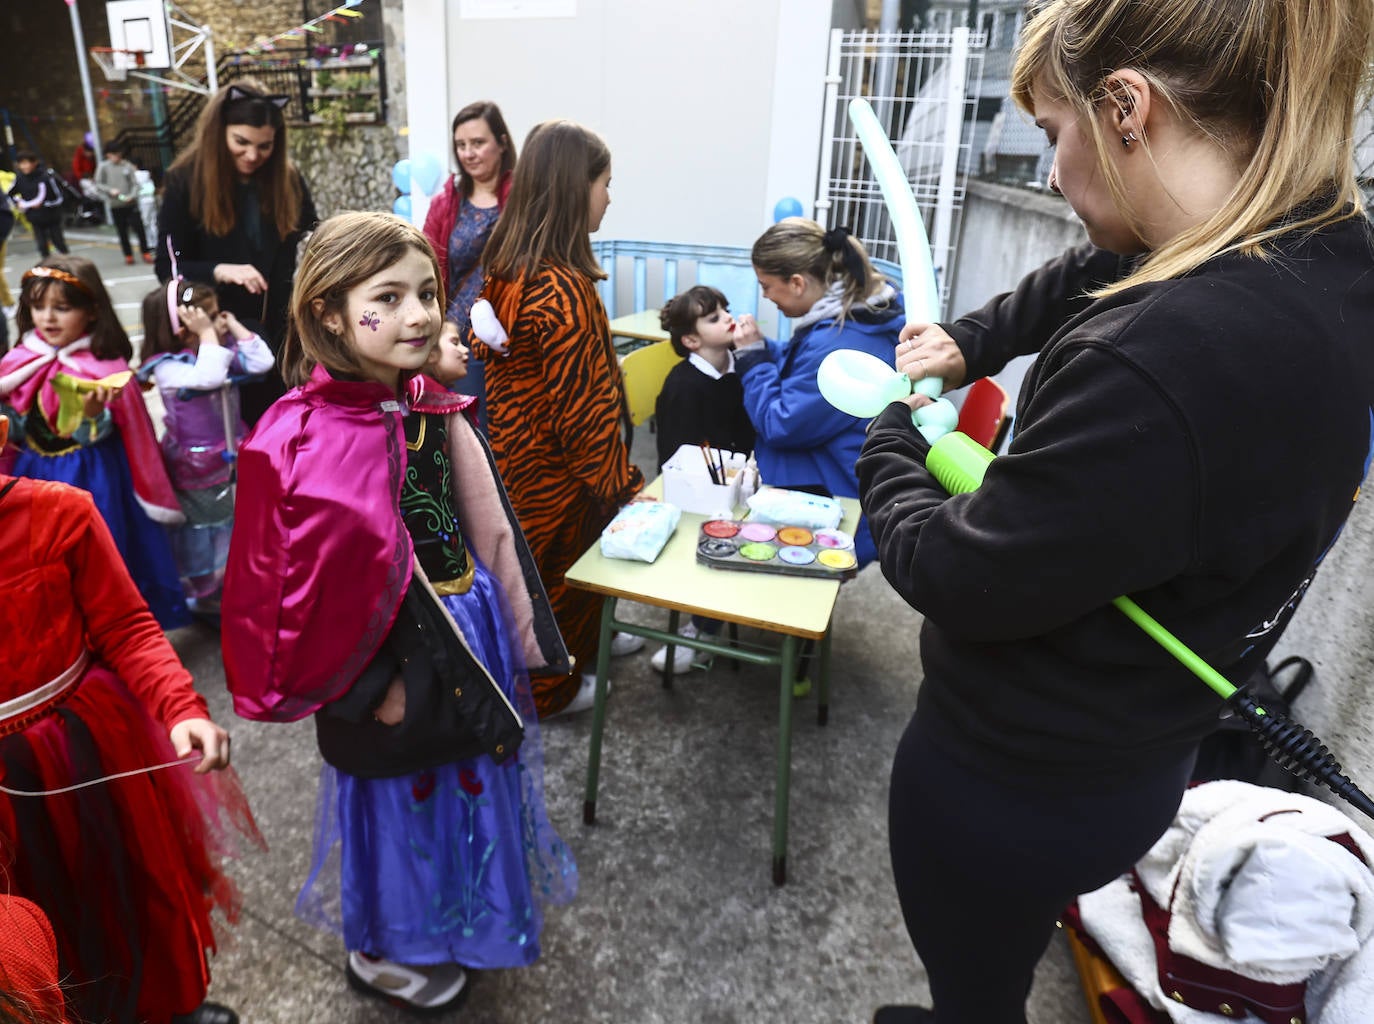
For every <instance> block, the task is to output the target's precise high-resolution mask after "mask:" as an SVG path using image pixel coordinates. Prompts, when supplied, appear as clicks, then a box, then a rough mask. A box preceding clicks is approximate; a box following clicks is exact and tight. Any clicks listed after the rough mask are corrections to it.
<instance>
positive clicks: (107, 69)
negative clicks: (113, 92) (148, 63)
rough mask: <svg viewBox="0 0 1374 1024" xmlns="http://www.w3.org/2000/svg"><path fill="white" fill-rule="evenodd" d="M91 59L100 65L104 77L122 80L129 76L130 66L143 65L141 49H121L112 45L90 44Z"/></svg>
mask: <svg viewBox="0 0 1374 1024" xmlns="http://www.w3.org/2000/svg"><path fill="white" fill-rule="evenodd" d="M91 59H92V60H94V61H95V62H96V63H97V64H99V65H100V70H101V71H103V72H104V73H105V77H106V79H108V80H109V81H111V82H122V81H124V80H125V79H126V78H128V77H129V70H130V69H131V68H134V69H137V68H141V67H143V59H144V52H143V51H142V50H121V49H118V48H117V47H113V46H92V47H91Z"/></svg>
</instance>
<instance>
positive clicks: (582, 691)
mask: <svg viewBox="0 0 1374 1024" xmlns="http://www.w3.org/2000/svg"><path fill="white" fill-rule="evenodd" d="M610 695H611V681H610V680H609V679H607V680H606V696H608V697H609V696H610ZM595 703H596V673H595V672H584V673H582V685H581V686H580V687H579V688H578V690H577V695H576V696H575V697H573V699H572V700H570V701H568V705H567V707H564V708H561V709H560V710H558V711H555V712H554V713H553V714H551V715H548V716H546V717H545V719H544V721H546V722H547V721H548V720H549V719H550V718H558V717H560V716H562V715H575V714H577V713H578V712H579V711H586V710H587V709H588V708H589V707H591V706H592V705H594V704H595Z"/></svg>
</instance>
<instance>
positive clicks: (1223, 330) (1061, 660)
mask: <svg viewBox="0 0 1374 1024" xmlns="http://www.w3.org/2000/svg"><path fill="white" fill-rule="evenodd" d="M1271 249H1272V256H1271V258H1269V259H1259V258H1254V257H1247V256H1242V255H1239V254H1231V255H1227V256H1223V257H1220V258H1217V259H1214V260H1212V261H1210V262H1209V263H1208V264H1206V265H1205V266H1204V267H1202V268H1200V269H1199V270H1197V271H1195V272H1194V273H1192V274H1190V275H1189V276H1187V277H1185V278H1182V279H1179V280H1173V281H1167V282H1163V283H1158V284H1149V285H1142V286H1139V287H1136V288H1132V289H1129V290H1127V291H1124V292H1121V293H1118V294H1115V295H1112V296H1110V297H1108V298H1105V299H1101V300H1099V301H1090V300H1088V299H1086V298H1085V297H1084V296H1083V293H1084V291H1085V290H1086V289H1088V288H1090V287H1092V286H1093V285H1095V284H1101V283H1105V282H1108V281H1110V280H1114V279H1119V276H1120V275H1122V274H1123V272H1124V269H1125V268H1124V267H1123V265H1122V262H1121V261H1120V260H1119V259H1118V258H1117V257H1115V256H1112V255H1110V254H1107V253H1105V252H1102V251H1100V250H1096V249H1093V248H1092V247H1090V246H1084V247H1081V248H1079V249H1075V250H1072V251H1070V252H1068V253H1066V254H1065V255H1064V256H1062V257H1060V258H1059V259H1057V260H1054V261H1052V262H1050V263H1048V264H1046V265H1045V266H1044V267H1042V268H1041V269H1039V270H1037V271H1035V272H1034V273H1032V274H1031V275H1029V276H1028V277H1027V278H1026V279H1025V280H1024V281H1022V282H1021V284H1020V285H1019V286H1018V287H1017V289H1016V290H1015V291H1013V292H1010V293H1008V294H1006V295H1001V296H998V297H997V298H995V299H993V300H992V301H991V302H989V303H988V304H987V305H986V306H985V307H983V309H981V310H979V311H978V312H976V313H973V314H971V315H969V316H967V317H964V318H963V319H961V320H959V321H957V322H955V323H953V324H949V325H947V328H946V329H947V330H948V331H949V333H950V334H951V336H952V337H953V338H954V339H955V341H956V342H957V343H958V345H959V348H960V350H961V351H962V352H963V354H964V357H965V359H966V361H967V363H968V369H969V379H970V380H972V379H976V378H978V377H981V376H986V375H987V374H989V373H992V372H995V371H996V370H997V369H999V368H1000V367H1001V366H1003V365H1004V364H1005V363H1006V361H1007V360H1008V359H1010V358H1011V357H1012V356H1014V355H1017V354H1023V353H1034V352H1039V358H1038V359H1037V360H1036V362H1035V364H1034V366H1033V367H1032V369H1031V370H1030V372H1029V374H1028V375H1027V378H1026V382H1025V385H1024V387H1023V390H1022V392H1021V397H1020V401H1019V404H1018V413H1017V421H1016V434H1015V437H1014V438H1013V440H1012V443H1011V446H1010V450H1009V452H1008V453H1007V454H1006V455H1004V456H1002V457H1001V458H999V459H998V460H996V461H995V462H994V463H993V464H992V466H991V467H990V468H989V470H988V474H987V477H986V480H985V482H984V484H983V486H982V488H981V489H980V490H979V491H977V492H975V493H973V494H968V495H963V496H959V497H953V498H949V497H947V496H946V495H945V493H944V492H943V490H942V489H941V488H940V486H939V484H937V483H936V482H935V480H934V479H933V478H932V477H931V476H930V474H929V473H927V472H926V470H925V468H924V459H925V455H926V452H927V451H928V448H929V446H928V445H927V443H926V442H925V441H924V439H923V438H922V437H921V436H920V435H919V434H917V433H916V432H915V430H914V429H913V428H912V426H911V419H910V416H909V415H908V413H907V410H906V409H905V407H902V406H893V407H890V408H889V409H888V410H886V411H885V412H884V413H883V414H882V415H881V416H880V417H879V418H878V419H877V420H875V422H874V424H873V427H872V429H871V431H870V435H869V438H868V442H867V444H866V445H865V447H864V452H863V455H862V457H861V458H860V460H859V464H858V470H859V479H860V482H861V485H862V491H861V494H862V500H863V505H864V508H865V510H866V511H867V513H868V516H869V522H870V524H871V527H872V530H873V534H874V537H875V539H876V540H877V543H878V548H879V552H880V559H881V564H882V567H883V572H884V574H885V575H886V576H887V578H888V579H889V580H890V581H891V582H892V584H893V586H894V587H896V589H897V590H898V591H899V592H900V593H901V594H902V595H903V596H904V597H905V598H906V599H907V600H908V601H909V602H910V603H911V604H912V605H913V606H914V607H915V608H917V609H918V610H920V611H921V612H923V613H924V615H925V625H924V627H923V629H922V634H921V657H922V663H923V666H924V669H925V681H924V683H923V684H922V686H921V690H920V695H919V699H918V709H919V712H918V713H919V714H921V715H923V716H925V715H929V716H931V718H930V721H931V723H932V724H933V725H934V726H935V729H934V730H932V732H933V734H934V735H937V736H939V737H941V740H940V742H941V743H942V744H943V745H944V746H945V747H946V748H947V750H948V751H949V752H951V753H954V754H955V755H956V756H959V757H961V759H963V760H964V761H965V762H966V763H969V764H972V765H975V766H978V767H981V768H983V769H992V770H995V771H998V772H1002V773H1006V772H1015V773H1018V774H1021V775H1023V776H1024V775H1025V774H1027V773H1033V774H1036V775H1039V776H1041V777H1047V778H1053V777H1054V776H1056V775H1068V774H1070V773H1072V774H1075V775H1078V776H1080V777H1082V776H1084V775H1086V774H1087V773H1094V774H1098V775H1101V776H1103V777H1110V776H1111V775H1112V774H1113V773H1116V772H1124V771H1130V770H1132V769H1133V768H1136V767H1143V766H1148V765H1153V764H1161V763H1163V762H1164V761H1165V760H1167V759H1170V758H1175V759H1176V758H1178V757H1180V756H1182V754H1183V753H1185V752H1186V750H1187V748H1188V746H1190V745H1192V744H1194V743H1196V741H1197V740H1198V739H1199V738H1200V737H1202V736H1203V735H1204V734H1206V733H1207V732H1208V731H1210V730H1211V729H1212V728H1213V727H1214V726H1215V723H1216V718H1217V713H1218V711H1219V709H1220V707H1221V704H1220V701H1219V699H1218V698H1217V697H1216V696H1214V695H1213V694H1212V692H1211V691H1210V690H1209V689H1207V687H1206V686H1205V685H1204V684H1203V683H1202V682H1200V681H1198V680H1197V679H1196V678H1194V677H1193V676H1192V675H1191V674H1190V673H1189V672H1188V671H1187V670H1186V669H1184V668H1182V667H1181V666H1180V665H1178V664H1177V663H1176V662H1175V661H1174V660H1173V659H1172V658H1171V657H1170V656H1169V655H1167V654H1166V653H1165V652H1164V651H1163V650H1162V649H1161V648H1159V647H1158V646H1157V645H1156V644H1155V643H1154V642H1153V641H1151V640H1150V639H1148V638H1147V637H1146V636H1145V635H1144V634H1143V633H1142V632H1141V631H1140V630H1139V629H1138V628H1137V627H1135V626H1134V625H1132V624H1131V623H1130V622H1129V621H1128V620H1127V619H1126V618H1125V617H1124V616H1123V615H1122V614H1121V613H1120V612H1119V611H1117V610H1116V609H1115V608H1113V607H1111V605H1110V601H1111V600H1112V599H1113V598H1114V597H1116V596H1118V595H1120V594H1127V595H1130V596H1131V597H1133V598H1134V599H1135V600H1136V601H1137V602H1138V603H1139V604H1140V605H1141V606H1142V607H1143V608H1144V609H1145V610H1146V611H1147V612H1149V613H1150V614H1152V615H1154V616H1155V617H1156V618H1157V619H1158V620H1160V622H1162V624H1163V625H1164V626H1165V627H1166V628H1168V629H1170V630H1172V631H1173V632H1174V633H1175V634H1176V635H1177V636H1178V637H1179V638H1180V639H1182V640H1183V642H1184V643H1186V644H1188V645H1189V646H1191V647H1192V648H1193V650H1195V651H1197V652H1198V653H1199V654H1200V655H1202V656H1203V657H1204V658H1206V659H1207V660H1208V661H1209V662H1210V663H1211V664H1212V665H1213V666H1214V667H1215V668H1217V669H1218V670H1220V671H1221V672H1222V673H1223V674H1225V675H1226V676H1227V677H1228V678H1230V679H1231V680H1232V681H1240V680H1244V679H1246V678H1247V677H1248V676H1249V675H1250V673H1251V671H1252V669H1253V668H1254V667H1255V666H1256V665H1257V664H1258V663H1259V662H1260V661H1261V659H1263V657H1264V656H1265V655H1266V654H1267V653H1268V652H1269V650H1270V649H1271V648H1272V647H1273V645H1274V643H1275V641H1276V640H1277V639H1278V636H1279V633H1280V632H1281V630H1282V629H1283V627H1284V626H1285V625H1286V624H1287V623H1288V621H1289V620H1290V619H1291V617H1292V613H1293V610H1294V608H1295V607H1296V604H1297V602H1298V600H1299V599H1300V598H1301V596H1302V593H1303V592H1304V590H1305V588H1306V585H1307V581H1308V580H1310V578H1311V575H1312V573H1313V572H1314V571H1315V569H1316V567H1317V565H1318V563H1319V562H1320V560H1321V558H1322V556H1323V555H1324V553H1325V552H1326V550H1327V549H1328V547H1329V546H1330V545H1331V543H1332V542H1333V541H1334V540H1335V538H1336V535H1337V533H1338V532H1339V530H1340V528H1341V525H1342V524H1343V523H1344V521H1345V519H1346V516H1347V515H1348V514H1349V512H1350V509H1351V506H1352V503H1353V501H1354V499H1355V497H1356V495H1357V492H1358V490H1359V487H1360V484H1361V481H1362V480H1363V479H1364V476H1365V471H1366V468H1367V465H1368V459H1369V455H1370V450H1371V422H1372V421H1371V404H1374V345H1372V344H1371V342H1370V339H1371V333H1370V332H1371V325H1372V324H1374V250H1372V249H1371V237H1370V228H1369V226H1368V225H1367V223H1366V222H1365V220H1364V219H1363V218H1354V219H1350V220H1346V221H1343V222H1341V223H1339V224H1337V225H1334V226H1332V227H1329V228H1326V229H1325V230H1323V231H1321V232H1319V233H1316V234H1315V235H1306V236H1288V237H1285V238H1283V239H1281V240H1280V241H1279V242H1277V243H1275V244H1273V245H1272V247H1271Z"/></svg>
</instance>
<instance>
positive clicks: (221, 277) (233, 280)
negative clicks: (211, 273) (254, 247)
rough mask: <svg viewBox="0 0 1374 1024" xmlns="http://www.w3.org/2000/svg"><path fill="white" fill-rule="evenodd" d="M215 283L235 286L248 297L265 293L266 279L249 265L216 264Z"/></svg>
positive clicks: (255, 268)
mask: <svg viewBox="0 0 1374 1024" xmlns="http://www.w3.org/2000/svg"><path fill="white" fill-rule="evenodd" d="M215 281H216V282H217V283H219V284H236V285H238V286H239V287H240V288H243V289H246V290H247V292H248V293H249V294H250V295H261V294H262V293H263V292H265V291H267V278H265V277H263V276H262V273H261V272H260V271H259V270H258V268H257V267H255V266H253V264H251V263H217V264H215Z"/></svg>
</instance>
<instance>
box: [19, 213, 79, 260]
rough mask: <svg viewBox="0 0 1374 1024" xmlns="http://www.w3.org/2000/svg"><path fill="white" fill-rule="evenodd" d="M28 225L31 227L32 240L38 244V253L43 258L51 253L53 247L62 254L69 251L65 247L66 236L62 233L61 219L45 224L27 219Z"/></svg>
mask: <svg viewBox="0 0 1374 1024" xmlns="http://www.w3.org/2000/svg"><path fill="white" fill-rule="evenodd" d="M29 226H30V227H32V228H33V241H34V244H35V245H37V246H38V253H39V255H40V256H42V257H43V259H47V258H48V257H49V256H50V255H52V251H53V248H54V247H56V248H57V251H58V252H60V253H62V254H64V255H65V254H66V253H68V252H70V251H71V250H69V249H68V248H67V236H66V235H64V234H63V233H62V221H61V220H56V221H52V222H49V223H45V224H35V223H34V222H33V221H29Z"/></svg>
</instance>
